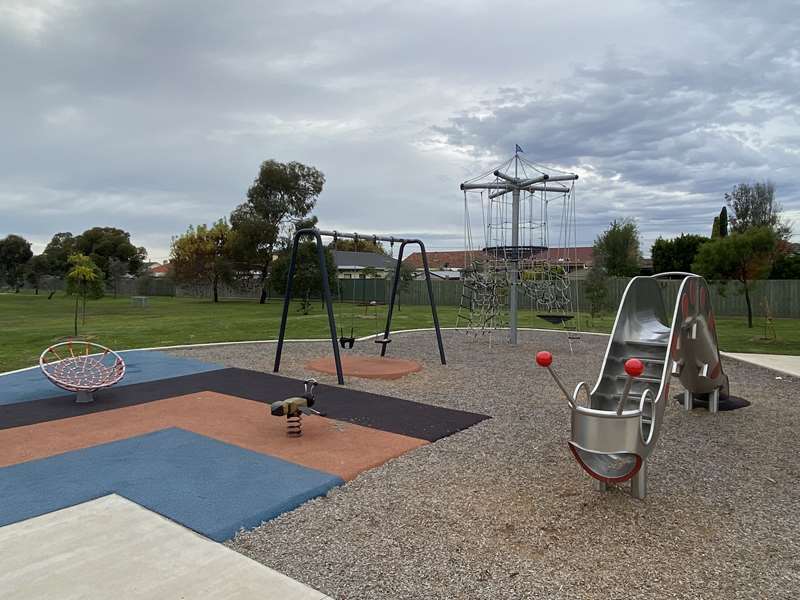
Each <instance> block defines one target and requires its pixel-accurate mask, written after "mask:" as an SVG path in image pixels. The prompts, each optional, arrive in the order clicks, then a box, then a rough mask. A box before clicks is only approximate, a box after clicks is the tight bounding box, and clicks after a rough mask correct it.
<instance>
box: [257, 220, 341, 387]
mask: <svg viewBox="0 0 800 600" xmlns="http://www.w3.org/2000/svg"><path fill="white" fill-rule="evenodd" d="M306 235H310V236H314V238H315V240H316V244H317V259H318V260H319V271H320V274H321V276H322V296H323V298H324V300H325V307H326V308H327V310H328V325H329V326H330V330H331V344H332V345H333V358H334V361H335V362H336V378H337V380H338V382H339V385H344V374H343V373H342V358H341V356H340V355H339V344H338V342H337V340H336V317H335V316H334V314H333V303H332V302H331V287H330V284H329V283H328V267H327V265H326V264H325V247H324V246H323V245H322V237H321V236H320V231H319V230H317V229H301V230H299V231H297V232H296V233H295V234H294V240H293V241H292V257H291V260H290V261H289V274H288V277H287V278H286V295H285V296H284V299H283V314H282V315H281V328H280V332H279V334H278V347H277V349H276V351H275V367H274V368H273V372H275V373H277V372H278V371H279V370H280V367H281V353H282V352H283V341H284V337H285V336H286V321H287V319H288V318H289V303H290V301H291V299H292V283H293V281H294V272H295V269H296V268H297V251H298V248H299V246H300V238H302V237H303V236H306Z"/></svg>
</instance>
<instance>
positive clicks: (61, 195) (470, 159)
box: [0, 0, 800, 260]
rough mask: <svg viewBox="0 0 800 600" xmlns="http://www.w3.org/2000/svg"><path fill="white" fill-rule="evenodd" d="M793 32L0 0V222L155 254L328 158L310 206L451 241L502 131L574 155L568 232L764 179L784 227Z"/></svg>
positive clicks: (779, 14)
mask: <svg viewBox="0 0 800 600" xmlns="http://www.w3.org/2000/svg"><path fill="white" fill-rule="evenodd" d="M798 40H800V6H799V4H798V2H796V1H794V0H785V1H783V2H771V1H769V0H760V1H759V2H752V1H749V0H748V1H742V2H736V1H734V0H727V1H726V0H719V1H714V0H709V1H706V2H697V3H695V2H683V1H672V2H650V1H625V0H616V1H614V2H597V1H587V2H569V1H565V0H560V1H526V2H517V3H507V2H502V1H497V0H494V1H492V2H476V1H472V0H452V1H439V2H427V3H424V6H423V3H422V2H400V1H395V2H382V1H380V2H371V1H369V0H349V1H343V2H336V1H334V0H320V1H316V0H304V1H302V2H297V1H289V2H279V1H277V0H270V1H268V2H264V1H263V0H259V1H252V2H243V1H239V2H227V1H226V2H196V1H191V2H190V1H177V0H171V1H165V0H155V1H135V0H128V1H120V2H108V1H106V0H100V1H97V2H92V1H81V0H72V1H66V0H65V1H58V0H45V1H35V0H20V1H17V0H0V76H1V77H2V80H1V81H2V93H0V132H2V135H0V211H2V212H1V213H0V214H1V215H2V216H1V217H0V236H4V235H6V234H8V233H17V234H21V235H23V236H25V237H26V238H28V239H29V240H31V241H32V242H33V243H34V249H35V250H36V251H41V250H42V249H43V247H44V245H45V244H46V243H47V241H48V240H49V239H50V237H51V236H52V235H53V233H55V232H57V231H71V232H73V233H80V232H81V231H83V230H84V229H86V228H87V227H90V226H95V225H109V226H117V227H122V228H124V229H127V230H129V231H130V232H131V233H132V237H133V241H134V243H135V244H137V245H143V246H145V247H146V248H147V249H148V250H149V253H150V256H151V257H152V258H153V259H155V260H162V259H164V258H165V257H166V256H167V255H168V253H169V244H170V238H171V237H172V236H173V235H175V234H177V233H180V232H182V231H184V230H185V229H186V227H187V226H188V225H189V224H197V223H201V222H211V221H213V220H215V219H218V218H220V217H223V216H227V215H228V214H229V213H230V211H231V209H233V208H234V207H235V206H236V205H237V204H238V203H240V202H242V201H243V199H244V196H245V193H246V190H247V187H248V185H249V184H250V183H251V182H252V180H253V178H254V177H255V175H256V173H257V171H258V166H259V164H260V162H261V161H262V160H265V159H268V158H274V159H277V160H279V161H290V160H299V161H301V162H304V163H307V164H311V165H314V166H316V167H317V168H319V169H320V170H322V171H323V172H324V173H325V175H326V177H327V183H326V186H325V191H324V192H323V194H322V196H321V197H320V200H319V204H318V207H317V210H316V211H315V212H316V214H317V215H318V216H319V218H320V221H321V224H322V225H323V226H325V227H330V228H338V229H342V230H348V231H353V230H357V231H370V232H381V233H394V234H413V235H419V236H422V237H423V238H424V239H425V240H426V241H428V243H429V245H430V246H431V247H432V248H434V249H455V248H460V247H462V246H463V197H462V196H461V194H460V192H459V190H458V185H459V183H460V182H461V181H463V180H465V179H468V178H470V177H472V176H474V175H477V174H479V173H481V172H483V171H485V170H487V169H488V168H490V167H492V166H493V165H494V164H495V163H499V162H502V160H505V159H507V158H508V157H509V156H511V155H512V154H513V151H514V145H515V144H519V145H520V146H522V147H523V148H524V149H525V152H526V153H525V156H526V157H527V158H528V159H530V160H533V161H535V162H537V163H544V164H550V165H553V166H555V167H557V168H560V169H566V170H570V171H575V172H577V173H578V174H579V175H580V176H581V178H580V180H579V182H578V194H577V201H578V203H577V211H576V212H577V221H578V241H579V242H580V243H585V244H587V245H589V244H591V242H592V241H593V239H594V238H595V237H596V235H597V234H598V233H599V232H600V231H601V230H602V229H603V228H604V227H605V226H606V225H607V224H608V222H609V221H611V220H612V219H614V218H620V217H630V218H634V219H636V220H637V222H638V224H639V227H640V229H641V231H642V234H643V238H644V241H645V243H644V248H643V250H644V251H645V254H648V253H649V247H650V243H652V241H653V240H654V239H655V238H656V237H657V236H658V235H675V234H679V233H681V232H694V233H704V234H709V233H710V226H711V220H712V218H713V215H714V214H715V213H717V212H718V211H719V209H720V207H721V206H722V203H723V194H724V192H726V191H729V190H730V188H731V187H732V186H733V185H735V184H736V183H738V182H741V181H752V180H758V179H764V178H769V179H771V180H772V181H774V183H775V185H776V188H777V195H778V198H779V200H780V201H781V202H782V204H783V205H784V207H785V209H786V210H787V213H789V216H791V217H793V218H794V220H795V222H796V227H797V228H798V229H800V43H798ZM477 233H479V232H476V235H477ZM795 240H796V241H800V237H798V236H795Z"/></svg>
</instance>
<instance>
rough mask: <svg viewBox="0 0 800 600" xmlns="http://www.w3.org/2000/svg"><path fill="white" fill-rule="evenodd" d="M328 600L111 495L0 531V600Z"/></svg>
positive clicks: (275, 572)
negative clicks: (156, 599)
mask: <svg viewBox="0 0 800 600" xmlns="http://www.w3.org/2000/svg"><path fill="white" fill-rule="evenodd" d="M115 597H116V598H130V599H143V598H148V599H149V598H158V599H159V600H171V599H178V598H214V599H217V600H240V599H241V600H245V599H247V600H250V599H252V598H262V599H265V600H330V599H329V598H328V596H325V595H324V594H322V593H321V592H318V591H315V590H313V589H312V588H310V587H308V586H306V585H304V584H302V583H300V582H298V581H295V580H293V579H291V578H289V577H287V576H285V575H283V574H281V573H278V572H277V571H274V570H273V569H270V568H269V567H266V566H264V565H261V564H259V563H257V562H255V561H253V560H250V559H249V558H247V557H245V556H243V555H241V554H238V553H236V552H234V551H233V550H230V549H229V548H226V547H225V546H223V545H221V544H217V543H215V542H212V541H211V540H208V539H206V538H204V537H202V536H200V535H198V534H196V533H194V532H192V531H190V530H189V529H186V528H184V527H182V526H180V525H178V524H177V523H173V522H172V521H170V520H168V519H165V518H164V517H162V516H160V515H158V514H156V513H153V512H151V511H149V510H147V509H145V508H143V507H141V506H139V505H138V504H135V503H133V502H131V501H129V500H126V499H125V498H122V497H120V496H118V495H115V494H112V495H109V496H105V497H102V498H98V499H96V500H92V501H91V502H86V503H84V504H79V505H77V506H73V507H70V508H66V509H63V510H59V511H56V512H52V513H49V514H46V515H42V516H40V517H36V518H34V519H29V520H27V521H23V522H20V523H15V524H13V525H7V526H5V527H2V528H0V598H3V599H4V600H34V599H36V600H39V599H42V598H59V600H73V599H78V598H80V599H82V600H95V599H97V600H106V599H108V598H115Z"/></svg>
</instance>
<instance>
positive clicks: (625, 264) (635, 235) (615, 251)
mask: <svg viewBox="0 0 800 600" xmlns="http://www.w3.org/2000/svg"><path fill="white" fill-rule="evenodd" d="M639 259H640V253H639V229H638V227H636V223H634V222H633V221H631V220H627V219H625V220H621V221H617V220H614V221H612V222H611V224H610V225H609V227H608V229H606V230H605V231H604V232H603V233H601V234H600V235H599V236H598V237H597V239H596V240H595V242H594V263H595V265H597V266H598V267H600V268H601V269H603V270H604V271H605V272H606V274H607V275H610V276H612V277H633V276H634V275H638V274H639V269H640V265H639Z"/></svg>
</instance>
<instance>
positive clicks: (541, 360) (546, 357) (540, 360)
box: [536, 350, 553, 367]
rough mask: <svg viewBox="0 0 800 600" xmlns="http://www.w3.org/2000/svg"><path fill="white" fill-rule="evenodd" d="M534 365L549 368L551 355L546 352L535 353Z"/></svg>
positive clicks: (551, 360)
mask: <svg viewBox="0 0 800 600" xmlns="http://www.w3.org/2000/svg"><path fill="white" fill-rule="evenodd" d="M536 364H537V365H539V366H540V367H549V366H550V365H552V364H553V355H552V354H551V353H550V352H548V351H547V350H542V351H541V352H537V353H536Z"/></svg>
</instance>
